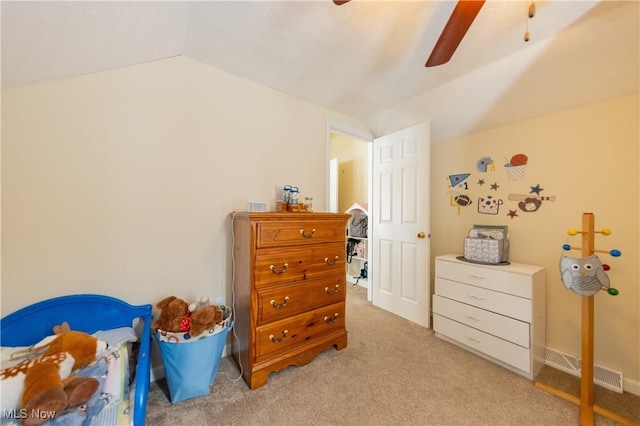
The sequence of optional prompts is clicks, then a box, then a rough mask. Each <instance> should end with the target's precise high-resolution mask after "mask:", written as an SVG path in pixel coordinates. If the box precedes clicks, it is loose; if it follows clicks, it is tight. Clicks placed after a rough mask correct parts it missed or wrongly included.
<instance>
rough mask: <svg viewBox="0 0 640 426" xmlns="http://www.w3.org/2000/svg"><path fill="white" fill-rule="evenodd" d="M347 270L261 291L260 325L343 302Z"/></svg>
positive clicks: (259, 296)
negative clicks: (345, 272)
mask: <svg viewBox="0 0 640 426" xmlns="http://www.w3.org/2000/svg"><path fill="white" fill-rule="evenodd" d="M345 295H346V279H345V275H344V273H340V274H338V275H330V276H327V277H323V278H318V279H314V280H307V281H304V282H299V283H296V284H292V285H288V286H281V287H275V288H273V287H270V288H267V289H264V290H259V291H258V324H259V325H262V324H265V323H267V322H270V321H275V320H277V319H281V318H286V317H289V316H292V315H295V314H298V313H300V312H304V311H307V310H310V309H313V308H316V307H320V306H324V305H330V304H332V303H336V302H341V301H344V298H345Z"/></svg>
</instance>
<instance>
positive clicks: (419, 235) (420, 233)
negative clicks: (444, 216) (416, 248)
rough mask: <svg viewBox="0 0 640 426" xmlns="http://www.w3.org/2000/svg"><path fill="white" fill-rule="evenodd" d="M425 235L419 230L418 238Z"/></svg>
mask: <svg viewBox="0 0 640 426" xmlns="http://www.w3.org/2000/svg"><path fill="white" fill-rule="evenodd" d="M424 237H425V235H424V232H422V231H420V232H418V238H420V239H423V238H424Z"/></svg>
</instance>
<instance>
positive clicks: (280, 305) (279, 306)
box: [271, 296, 289, 309]
mask: <svg viewBox="0 0 640 426" xmlns="http://www.w3.org/2000/svg"><path fill="white" fill-rule="evenodd" d="M288 302H289V296H285V297H284V302H282V303H276V301H275V300H273V299H271V306H273V307H274V308H278V309H279V308H284V307H285V306H287V303H288Z"/></svg>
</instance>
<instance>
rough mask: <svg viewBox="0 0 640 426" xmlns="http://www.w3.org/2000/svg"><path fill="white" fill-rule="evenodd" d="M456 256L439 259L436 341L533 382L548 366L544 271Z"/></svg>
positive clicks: (435, 305)
mask: <svg viewBox="0 0 640 426" xmlns="http://www.w3.org/2000/svg"><path fill="white" fill-rule="evenodd" d="M456 257H457V255H455V254H449V255H444V256H438V257H436V262H435V263H436V265H435V266H436V268H435V295H434V298H433V328H434V330H435V332H436V336H438V337H440V338H442V339H445V340H447V341H449V342H451V343H454V344H456V345H458V346H461V347H463V348H465V349H468V350H470V351H471V352H473V353H475V354H477V355H479V356H482V357H484V358H486V359H489V360H491V361H493V362H495V363H497V364H499V365H501V366H503V367H505V368H508V369H509V370H512V371H514V372H516V373H518V374H521V375H523V376H525V377H528V378H529V379H532V380H533V378H534V377H535V376H536V375H537V374H538V372H539V371H540V369H541V368H542V366H543V365H544V349H545V270H544V268H543V267H540V266H533V265H525V264H518V263H512V264H510V265H480V264H474V263H469V262H465V261H463V260H458V259H457V258H456Z"/></svg>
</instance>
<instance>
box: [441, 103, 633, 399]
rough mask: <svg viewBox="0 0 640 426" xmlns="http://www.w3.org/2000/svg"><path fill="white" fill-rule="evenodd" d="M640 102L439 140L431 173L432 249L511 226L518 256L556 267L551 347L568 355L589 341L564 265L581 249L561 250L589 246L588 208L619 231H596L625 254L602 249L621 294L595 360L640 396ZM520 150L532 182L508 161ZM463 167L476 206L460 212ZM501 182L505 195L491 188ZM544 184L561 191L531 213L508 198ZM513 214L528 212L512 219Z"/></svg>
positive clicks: (608, 314)
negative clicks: (458, 181) (490, 209)
mask: <svg viewBox="0 0 640 426" xmlns="http://www.w3.org/2000/svg"><path fill="white" fill-rule="evenodd" d="M638 102H639V97H638V94H637V93H636V94H634V95H629V96H624V97H620V98H615V99H611V100H608V101H605V102H600V103H595V104H590V105H587V106H584V107H581V108H575V109H571V110H568V111H563V112H559V113H556V114H551V115H546V116H543V117H539V118H535V119H532V120H528V121H523V122H520V123H516V124H513V125H509V126H504V127H499V128H495V129H491V130H487V131H484V132H481V133H476V134H472V135H468V136H465V137H461V138H457V139H454V140H450V141H447V142H444V143H438V144H434V145H433V147H432V170H431V214H432V216H431V226H432V229H431V234H432V238H431V253H432V255H433V256H438V255H441V254H445V253H460V252H461V251H462V243H463V238H464V237H465V234H466V233H467V231H468V229H469V228H471V227H472V226H473V225H474V224H490V225H507V226H509V233H510V237H511V238H510V240H511V252H510V260H511V261H513V262H519V263H530V264H535V265H542V266H544V267H545V268H546V278H547V285H546V288H547V297H546V302H547V303H546V308H547V316H546V318H547V327H546V332H547V346H548V347H551V348H554V349H557V350H559V351H561V352H564V353H567V354H572V355H579V354H580V347H581V346H580V345H581V343H580V339H581V334H580V313H581V297H580V296H578V295H576V294H574V293H573V292H571V291H569V290H566V289H565V288H564V286H563V284H562V282H561V281H560V274H559V271H558V261H559V258H560V256H561V255H563V254H567V255H569V256H575V257H580V255H581V253H580V251H574V250H571V251H570V252H565V251H563V250H562V249H561V246H562V245H563V244H564V243H565V242H568V243H569V244H573V245H574V246H580V245H581V238H580V237H579V236H577V237H569V236H568V234H567V230H568V229H569V228H577V229H581V227H582V213H583V212H592V213H594V215H595V225H596V229H602V228H610V229H611V230H612V231H613V232H612V234H611V235H609V236H608V237H604V236H602V235H596V237H595V240H596V248H598V249H604V250H610V249H613V248H617V249H619V250H621V251H622V256H621V257H619V258H613V257H611V256H609V255H607V254H599V256H600V257H601V259H602V260H603V263H608V264H609V265H611V267H612V269H611V270H610V271H609V273H608V274H609V277H610V279H611V283H612V284H611V286H612V287H615V288H617V289H618V290H619V291H620V295H619V296H617V297H612V296H609V295H607V294H606V293H604V292H601V293H600V294H598V295H597V296H596V297H595V362H596V363H597V364H600V365H603V366H606V367H609V368H613V369H615V370H619V371H622V372H623V373H624V377H625V385H630V386H631V387H635V392H634V393H640V386H639V384H640V309H639V307H640V283H639V281H640V280H639V267H638V254H639V253H638V248H639V244H638V241H639V236H640V233H639V228H638V219H639V213H640V212H639V210H638V202H639V197H638V186H639V171H638V170H639V169H638V165H639V162H638V158H639V153H638V143H639V140H640V135H639V130H638V129H639V127H640V124H639V119H638V117H639V110H638ZM518 153H524V154H526V155H527V156H528V157H529V162H528V165H527V168H526V173H525V178H524V179H523V180H522V181H511V182H510V181H508V179H507V174H506V171H505V168H504V167H503V166H504V164H505V163H506V162H507V161H506V160H505V159H509V158H511V156H513V155H514V154H518ZM485 156H490V157H492V158H493V160H494V162H495V166H496V171H495V172H493V173H492V172H487V173H479V172H478V171H476V161H477V160H478V159H479V158H482V157H485ZM459 173H471V176H470V177H469V178H468V179H467V182H468V184H469V187H470V189H469V191H468V192H467V193H468V194H469V195H470V196H471V199H472V200H473V204H472V205H471V206H469V207H463V208H461V211H460V214H459V215H458V214H457V209H456V208H455V207H451V206H450V205H449V202H450V199H449V197H450V196H449V195H448V194H447V192H448V191H450V190H458V191H459V192H461V193H465V191H461V190H459V189H457V188H449V187H448V184H449V180H448V178H447V177H448V176H449V175H452V174H459ZM479 179H484V180H485V182H486V183H485V185H484V186H479V185H478V184H477V182H478V180H479ZM493 183H497V184H498V185H499V188H498V190H497V191H494V190H490V185H491V184H493ZM538 184H539V185H540V186H541V187H542V188H544V190H543V191H541V195H544V196H551V195H555V196H556V197H557V198H556V201H555V202H549V201H546V202H543V204H542V207H541V208H540V209H539V210H538V211H536V212H533V213H525V212H522V211H520V210H519V209H518V207H517V203H516V202H514V201H508V200H507V196H508V194H510V193H522V194H528V193H529V192H530V190H531V187H533V186H536V185H538ZM487 195H492V196H493V197H494V198H496V197H499V198H501V199H503V200H504V205H502V206H501V207H500V211H499V214H498V215H497V216H493V215H487V214H479V213H477V207H478V204H477V202H478V197H486V196H487ZM509 210H516V211H517V213H518V216H517V217H515V218H513V219H511V218H510V217H509V216H507V213H508V212H509Z"/></svg>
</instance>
